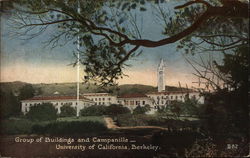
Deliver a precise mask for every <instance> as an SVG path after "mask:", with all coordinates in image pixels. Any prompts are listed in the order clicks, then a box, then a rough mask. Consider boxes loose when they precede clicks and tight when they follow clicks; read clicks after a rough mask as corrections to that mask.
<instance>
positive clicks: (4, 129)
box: [1, 119, 33, 134]
mask: <svg viewBox="0 0 250 158" xmlns="http://www.w3.org/2000/svg"><path fill="white" fill-rule="evenodd" d="M32 124H33V123H32V121H30V120H27V119H8V120H2V121H1V134H30V133H31V129H32Z"/></svg>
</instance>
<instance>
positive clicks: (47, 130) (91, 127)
mask: <svg viewBox="0 0 250 158" xmlns="http://www.w3.org/2000/svg"><path fill="white" fill-rule="evenodd" d="M104 131H107V128H106V126H105V125H104V124H102V123H100V122H93V121H72V122H68V121H66V122H63V121H60V122H52V123H49V124H47V125H45V126H42V125H35V126H33V128H32V133H36V134H52V135H54V134H56V135H58V134H59V135H65V134H70V135H71V134H83V133H99V132H104Z"/></svg>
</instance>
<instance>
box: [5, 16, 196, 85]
mask: <svg viewBox="0 0 250 158" xmlns="http://www.w3.org/2000/svg"><path fill="white" fill-rule="evenodd" d="M137 17H139V18H138V19H140V21H141V23H140V25H141V26H143V27H142V33H143V37H144V38H150V39H153V40H157V39H161V38H163V37H164V36H163V35H162V34H161V32H162V29H163V28H162V26H161V25H159V24H158V23H157V21H156V20H155V19H154V17H153V16H152V15H151V14H148V15H145V14H138V15H137ZM9 18H10V16H7V15H4V16H2V17H1V34H2V35H1V37H2V40H1V76H0V77H1V78H0V79H1V80H0V81H1V82H12V81H23V82H28V83H63V82H76V68H75V67H72V65H70V64H71V63H72V62H74V61H75V58H74V56H73V51H75V50H76V48H75V47H76V46H75V45H72V44H70V43H69V44H67V45H64V46H59V47H56V48H54V49H51V47H49V46H48V47H45V44H44V42H46V40H47V39H48V37H49V36H50V35H51V34H53V32H54V31H55V30H54V29H55V27H53V26H50V27H48V29H47V30H46V32H45V33H43V34H42V35H40V36H38V37H36V38H34V39H31V40H22V39H20V38H19V37H12V36H10V31H12V27H11V26H9V25H8V19H9ZM142 50H143V53H142V54H141V55H140V56H139V57H137V58H136V59H132V60H130V61H129V62H128V64H130V65H131V67H127V68H125V69H124V73H125V74H126V75H128V76H129V77H124V78H123V79H120V80H118V83H119V84H145V85H152V86H156V85H157V72H156V70H157V65H158V64H159V62H160V60H161V59H164V61H165V65H166V72H165V74H166V75H165V76H166V84H167V85H171V86H178V85H179V84H178V83H179V82H180V83H181V84H182V85H186V84H187V85H189V86H195V85H194V84H193V83H192V82H193V81H196V80H197V79H196V78H195V76H194V75H192V72H194V70H193V68H192V67H191V65H189V64H188V63H187V62H186V61H185V59H184V58H183V55H182V53H181V52H180V51H177V50H176V43H174V44H169V45H166V46H161V47H157V48H142ZM80 76H81V77H82V76H84V72H83V69H82V68H81V74H80Z"/></svg>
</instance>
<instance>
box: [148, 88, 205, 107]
mask: <svg viewBox="0 0 250 158" xmlns="http://www.w3.org/2000/svg"><path fill="white" fill-rule="evenodd" d="M146 95H147V96H148V97H150V98H151V99H153V100H154V101H153V104H154V106H155V108H158V107H161V106H167V105H169V104H170V103H171V102H172V101H181V102H184V101H185V99H187V98H189V99H191V98H194V99H197V101H198V102H199V103H200V104H204V97H203V96H201V95H200V93H199V92H196V91H192V90H188V91H187V90H186V91H169V92H167V91H166V92H151V93H147V94H146Z"/></svg>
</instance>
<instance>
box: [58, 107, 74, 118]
mask: <svg viewBox="0 0 250 158" xmlns="http://www.w3.org/2000/svg"><path fill="white" fill-rule="evenodd" d="M69 116H76V109H75V108H73V107H71V106H70V105H63V106H62V107H61V113H60V117H69Z"/></svg>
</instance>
